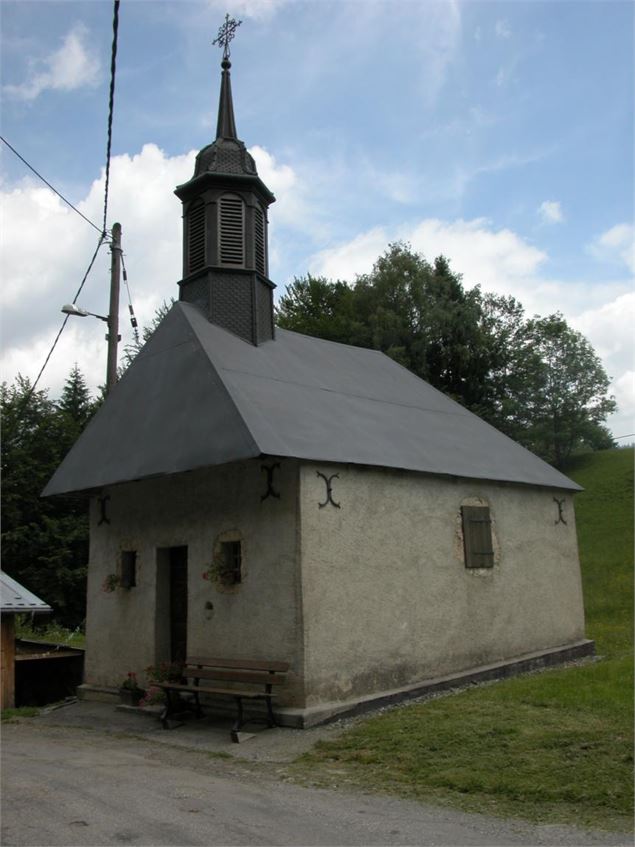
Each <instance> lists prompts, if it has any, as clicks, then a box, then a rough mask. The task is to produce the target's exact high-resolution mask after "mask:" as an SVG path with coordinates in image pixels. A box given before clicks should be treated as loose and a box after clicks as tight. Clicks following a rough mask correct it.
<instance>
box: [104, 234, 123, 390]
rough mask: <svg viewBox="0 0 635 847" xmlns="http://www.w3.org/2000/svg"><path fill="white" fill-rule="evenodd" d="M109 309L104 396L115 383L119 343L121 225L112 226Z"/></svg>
mask: <svg viewBox="0 0 635 847" xmlns="http://www.w3.org/2000/svg"><path fill="white" fill-rule="evenodd" d="M110 252H111V261H110V308H109V310H108V335H107V336H106V340H107V341H108V368H107V370H106V394H109V393H110V392H111V391H112V389H113V388H114V387H115V385H116V383H117V345H118V343H119V339H120V335H119V284H120V280H121V224H118V223H117V224H113V226H112V242H111V245H110Z"/></svg>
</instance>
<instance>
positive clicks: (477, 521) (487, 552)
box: [461, 506, 494, 568]
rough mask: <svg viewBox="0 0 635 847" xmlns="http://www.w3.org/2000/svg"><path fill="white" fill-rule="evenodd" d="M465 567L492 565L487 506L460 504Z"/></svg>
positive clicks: (486, 566) (490, 532) (489, 519)
mask: <svg viewBox="0 0 635 847" xmlns="http://www.w3.org/2000/svg"><path fill="white" fill-rule="evenodd" d="M461 516H462V518H463V545H464V548H465V567H466V568H492V567H494V548H493V547H492V521H491V518H490V513H489V507H488V506H461Z"/></svg>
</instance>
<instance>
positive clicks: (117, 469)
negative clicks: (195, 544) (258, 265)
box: [44, 302, 579, 495]
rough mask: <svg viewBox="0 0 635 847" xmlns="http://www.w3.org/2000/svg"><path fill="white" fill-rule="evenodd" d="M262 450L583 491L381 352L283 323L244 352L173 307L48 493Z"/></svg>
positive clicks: (235, 341) (197, 316) (237, 342)
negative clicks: (301, 331)
mask: <svg viewBox="0 0 635 847" xmlns="http://www.w3.org/2000/svg"><path fill="white" fill-rule="evenodd" d="M260 455H271V456H278V457H293V458H297V459H306V460H317V461H328V462H341V463H353V464H361V465H373V466H380V467H388V468H400V469H404V470H411V471H420V472H425V473H433V474H444V475H450V476H456V477H468V478H475V479H487V480H498V481H507V482H517V483H523V484H529V485H539V486H547V487H553V488H559V489H569V490H578V489H579V486H577V485H576V484H575V483H574V482H572V481H571V480H570V479H568V478H567V477H566V476H564V475H563V474H561V473H560V472H559V471H557V470H555V469H554V468H552V467H551V466H550V465H548V464H547V463H546V462H543V461H542V460H541V459H539V458H538V457H537V456H535V455H534V454H533V453H530V452H529V451H528V450H526V449H525V448H523V447H521V446H520V445H519V444H517V443H516V442H514V441H512V440H511V439H509V438H507V436H505V435H503V434H502V433H500V432H499V431H498V430H496V429H494V427H492V426H490V425H489V424H487V423H485V421H483V420H481V419H480V418H479V417H477V416H476V415H474V414H472V413H471V412H469V411H468V410H467V409H465V408H464V407H463V406H461V405H459V404H458V403H455V402H454V401H453V400H450V399H449V398H448V397H446V396H445V395H444V394H442V393H441V392H440V391H437V390H436V389H435V388H433V387H432V386H431V385H429V384H428V383H426V382H424V381H423V380H421V379H419V378H418V377H417V376H415V375H414V374H412V373H410V371H408V370H406V369H405V368H403V367H401V365H398V364H397V363H396V362H394V361H393V360H392V359H390V358H389V357H388V356H385V355H384V354H383V353H380V352H379V351H376V350H367V349H363V348H360V347H351V346H349V345H346V344H337V343H335V342H331V341H324V340H321V339H318V338H312V337H310V336H306V335H300V334H298V333H295V332H289V331H287V330H281V329H278V330H277V332H276V340H275V341H269V342H266V343H264V344H262V345H260V346H259V347H254V346H252V345H251V344H247V343H245V342H244V341H242V340H241V339H240V338H238V337H236V336H235V335H233V334H232V333H230V332H227V331H226V330H224V329H222V328H221V327H218V326H216V325H214V324H212V323H210V322H209V321H208V320H207V318H206V317H205V316H204V315H203V314H202V313H201V312H200V311H199V309H197V308H196V306H193V305H190V304H187V303H183V302H179V303H175V304H174V306H173V307H172V309H171V310H170V312H169V314H168V315H167V316H166V318H165V319H164V320H163V322H162V323H161V325H160V326H159V327H158V329H157V330H156V332H155V333H154V335H153V336H152V338H151V339H150V341H149V342H148V343H147V344H146V346H145V347H144V348H143V350H142V351H141V353H140V354H139V356H138V357H137V358H136V359H135V361H134V362H133V363H132V365H131V366H130V368H129V369H128V370H127V371H126V373H125V374H124V376H123V378H122V379H121V381H120V382H119V383H118V384H117V386H116V387H115V388H114V390H113V391H112V392H111V394H110V395H109V396H108V399H107V400H106V402H105V403H104V405H103V406H102V408H101V409H100V410H99V411H98V412H97V414H96V415H95V417H94V418H93V419H92V421H91V422H90V423H89V425H88V426H87V428H86V429H85V431H84V432H83V433H82V435H81V436H80V438H79V439H78V441H77V442H76V444H75V446H74V447H73V448H72V450H71V451H70V452H69V453H68V455H67V456H66V458H65V459H64V461H63V462H62V464H61V465H60V467H59V468H58V469H57V471H56V472H55V474H54V475H53V477H52V479H51V480H50V481H49V483H48V485H47V486H46V488H45V490H44V494H45V495H50V494H62V493H68V492H71V491H81V490H86V489H92V488H100V487H102V486H105V485H112V484H115V483H121V482H127V481H132V480H139V479H144V478H148V477H152V476H157V475H165V474H174V473H180V472H183V471H189V470H194V469H196V468H202V467H208V466H213V465H220V464H225V463H227V462H232V461H238V460H243V459H248V458H255V457H257V456H260Z"/></svg>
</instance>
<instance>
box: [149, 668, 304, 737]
mask: <svg viewBox="0 0 635 847" xmlns="http://www.w3.org/2000/svg"><path fill="white" fill-rule="evenodd" d="M288 670H289V663H288V662H267V661H262V660H261V659H214V658H208V657H203V656H190V657H188V659H187V660H186V662H185V665H184V667H183V675H182V678H181V681H180V682H160V683H157V687H158V688H162V689H163V690H164V691H165V696H166V706H165V709H164V710H163V713H162V714H161V723H162V724H163V726H164V728H165V729H169V728H170V724H169V721H170V719H171V718H172V717H173V716H174V715H175V714H178V713H181V712H183V710H184V708H186V709H187V708H193V710H194V712H195V713H196V716H197V717H202V716H203V709H202V706H201V703H200V700H199V696H200V695H201V694H208V695H211V696H214V697H216V696H222V697H233V698H234V699H235V701H236V706H237V709H238V716H237V718H236V721H235V722H234V725H233V726H232V729H231V739H232V741H234V742H236V743H238V741H239V737H238V733H239V732H240V729H241V728H242V727H243V726H244V725H245V724H246V723H249V722H253V721H262V720H263V719H262V718H254V717H251V718H245V717H244V712H243V700H251V701H253V700H264V701H265V703H266V705H267V717H266V719H264V722H265V723H266V724H267V725H268V726H276V721H275V718H274V716H273V709H272V706H271V701H272V699H273V698H274V697H275V696H276V695H275V694H274V693H273V691H272V687H273V686H274V685H281V684H282V683H284V681H285V676H286V672H287V671H288ZM218 683H226V685H219V684H218ZM227 683H231V685H227ZM185 693H188V694H192V695H194V696H193V703H192V702H190V703H184V702H183V701H182V700H181V698H180V695H181V694H185Z"/></svg>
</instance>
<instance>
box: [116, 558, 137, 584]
mask: <svg viewBox="0 0 635 847" xmlns="http://www.w3.org/2000/svg"><path fill="white" fill-rule="evenodd" d="M136 584H137V551H136V550H122V551H121V580H120V585H121V587H122V588H134V587H135V585H136Z"/></svg>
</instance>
